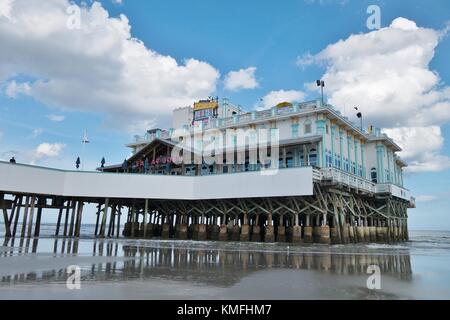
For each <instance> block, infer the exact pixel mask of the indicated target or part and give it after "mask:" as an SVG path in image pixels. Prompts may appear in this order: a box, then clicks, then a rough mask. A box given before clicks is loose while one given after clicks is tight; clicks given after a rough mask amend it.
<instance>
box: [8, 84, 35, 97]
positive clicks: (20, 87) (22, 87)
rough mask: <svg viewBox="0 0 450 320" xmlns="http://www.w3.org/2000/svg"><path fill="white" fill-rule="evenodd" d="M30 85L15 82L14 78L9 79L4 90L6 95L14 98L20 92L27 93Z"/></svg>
mask: <svg viewBox="0 0 450 320" xmlns="http://www.w3.org/2000/svg"><path fill="white" fill-rule="evenodd" d="M30 89H31V88H30V85H29V84H28V83H17V82H16V81H15V80H13V81H10V82H9V83H8V84H7V86H6V90H5V94H6V96H7V97H9V98H11V99H16V98H17V96H19V95H21V94H28V93H29V92H30Z"/></svg>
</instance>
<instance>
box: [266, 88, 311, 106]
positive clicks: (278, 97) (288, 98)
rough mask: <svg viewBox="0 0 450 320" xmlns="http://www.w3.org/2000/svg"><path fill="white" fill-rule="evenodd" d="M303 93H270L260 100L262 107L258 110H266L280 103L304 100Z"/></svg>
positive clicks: (288, 91) (281, 91) (280, 91)
mask: <svg viewBox="0 0 450 320" xmlns="http://www.w3.org/2000/svg"><path fill="white" fill-rule="evenodd" d="M305 96H306V95H305V93H304V92H302V91H296V90H278V91H271V92H269V93H268V94H267V95H266V96H264V97H263V98H262V105H260V106H259V107H258V109H268V108H272V107H274V106H276V105H277V104H279V103H281V102H298V101H302V100H304V99H305Z"/></svg>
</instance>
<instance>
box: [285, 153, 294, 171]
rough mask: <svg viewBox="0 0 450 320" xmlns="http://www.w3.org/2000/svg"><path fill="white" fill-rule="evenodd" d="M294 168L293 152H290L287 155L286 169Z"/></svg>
mask: <svg viewBox="0 0 450 320" xmlns="http://www.w3.org/2000/svg"><path fill="white" fill-rule="evenodd" d="M293 167H294V156H293V155H292V152H288V153H287V154H286V168H293Z"/></svg>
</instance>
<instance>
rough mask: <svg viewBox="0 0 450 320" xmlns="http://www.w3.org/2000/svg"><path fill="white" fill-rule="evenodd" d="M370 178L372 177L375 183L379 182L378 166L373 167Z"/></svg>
mask: <svg viewBox="0 0 450 320" xmlns="http://www.w3.org/2000/svg"><path fill="white" fill-rule="evenodd" d="M370 178H371V179H372V182H373V183H378V177H377V169H376V168H372V169H371V170H370Z"/></svg>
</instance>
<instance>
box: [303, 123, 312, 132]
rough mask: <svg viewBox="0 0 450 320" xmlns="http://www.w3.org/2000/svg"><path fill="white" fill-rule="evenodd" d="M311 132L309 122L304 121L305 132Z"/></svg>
mask: <svg viewBox="0 0 450 320" xmlns="http://www.w3.org/2000/svg"><path fill="white" fill-rule="evenodd" d="M311 132H312V127H311V122H310V121H306V122H305V134H311Z"/></svg>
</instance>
